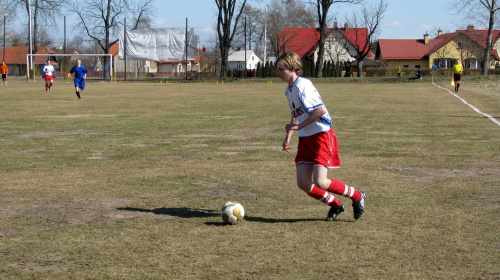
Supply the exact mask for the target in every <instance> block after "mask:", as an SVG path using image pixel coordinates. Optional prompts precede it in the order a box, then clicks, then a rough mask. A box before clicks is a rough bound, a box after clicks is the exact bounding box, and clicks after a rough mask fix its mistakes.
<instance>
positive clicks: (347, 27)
mask: <svg viewBox="0 0 500 280" xmlns="http://www.w3.org/2000/svg"><path fill="white" fill-rule="evenodd" d="M347 29H349V24H348V23H347V22H346V23H345V24H344V32H345V33H347Z"/></svg>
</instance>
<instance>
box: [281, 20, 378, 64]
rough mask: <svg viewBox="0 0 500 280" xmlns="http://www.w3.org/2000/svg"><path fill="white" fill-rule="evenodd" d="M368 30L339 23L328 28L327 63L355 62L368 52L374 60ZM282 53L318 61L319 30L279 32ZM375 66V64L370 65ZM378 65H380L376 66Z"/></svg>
mask: <svg viewBox="0 0 500 280" xmlns="http://www.w3.org/2000/svg"><path fill="white" fill-rule="evenodd" d="M367 40H368V29H367V28H354V27H349V25H348V24H347V23H346V24H344V27H340V28H339V27H338V24H337V22H335V23H334V26H333V28H327V32H326V41H325V44H326V45H325V61H332V62H337V61H344V62H347V61H349V62H353V61H355V60H356V58H355V57H356V55H357V52H358V51H368V52H369V55H368V57H372V58H373V54H372V52H371V51H370V49H369V44H368V43H367ZM279 42H280V46H281V52H280V53H284V52H287V51H293V52H295V53H297V54H298V55H299V56H300V58H301V59H303V60H313V61H316V59H317V57H318V46H319V45H318V43H319V28H315V27H286V28H285V29H284V30H283V31H280V32H279ZM370 65H374V64H370ZM375 65H378V64H375Z"/></svg>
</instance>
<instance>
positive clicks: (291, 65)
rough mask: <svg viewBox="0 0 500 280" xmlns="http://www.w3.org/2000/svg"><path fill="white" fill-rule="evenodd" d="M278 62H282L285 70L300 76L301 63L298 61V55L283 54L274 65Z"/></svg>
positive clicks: (291, 53) (292, 53)
mask: <svg viewBox="0 0 500 280" xmlns="http://www.w3.org/2000/svg"><path fill="white" fill-rule="evenodd" d="M280 60H283V65H285V67H286V68H288V69H290V70H292V71H295V73H297V75H299V76H300V74H301V72H302V61H300V57H299V55H298V54H296V53H294V52H285V53H283V54H282V55H281V56H280V57H279V58H278V60H277V61H276V63H278V62H279V61H280Z"/></svg>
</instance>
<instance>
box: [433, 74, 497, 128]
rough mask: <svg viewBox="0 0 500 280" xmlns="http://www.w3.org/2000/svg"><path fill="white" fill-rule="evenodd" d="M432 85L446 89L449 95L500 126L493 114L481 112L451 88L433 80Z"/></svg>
mask: <svg viewBox="0 0 500 280" xmlns="http://www.w3.org/2000/svg"><path fill="white" fill-rule="evenodd" d="M432 84H433V85H435V86H437V87H438V88H440V89H444V90H446V91H447V92H449V93H450V94H451V95H453V96H455V97H456V98H458V99H460V101H462V102H463V103H464V104H465V105H467V106H469V107H471V108H472V110H474V111H476V113H478V114H481V115H483V116H485V117H487V118H488V119H490V120H491V121H492V122H494V123H496V124H497V125H498V126H500V121H498V120H497V119H495V118H494V117H493V116H491V115H488V114H486V113H483V112H481V110H479V109H478V108H476V107H474V106H473V105H472V104H470V103H469V102H467V101H466V100H465V99H463V98H462V97H460V96H458V95H456V94H455V93H453V92H451V90H449V89H448V88H444V87H441V86H438V85H436V84H435V83H434V82H433V83H432Z"/></svg>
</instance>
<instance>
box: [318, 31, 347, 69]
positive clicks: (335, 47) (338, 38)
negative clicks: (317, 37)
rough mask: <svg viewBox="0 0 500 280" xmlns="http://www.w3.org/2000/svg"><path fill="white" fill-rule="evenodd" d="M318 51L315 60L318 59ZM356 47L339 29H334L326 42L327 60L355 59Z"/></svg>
mask: <svg viewBox="0 0 500 280" xmlns="http://www.w3.org/2000/svg"><path fill="white" fill-rule="evenodd" d="M318 51H319V49H316V51H315V52H314V61H316V60H317V59H318ZM355 55H356V49H355V48H354V46H353V45H352V44H351V43H350V42H349V41H347V39H346V38H345V37H344V36H343V35H342V34H341V33H340V32H338V31H334V32H333V33H332V34H331V35H330V36H329V37H328V38H326V42H325V57H324V59H325V61H333V62H337V61H354V60H356V59H355V58H354V56H355Z"/></svg>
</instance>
